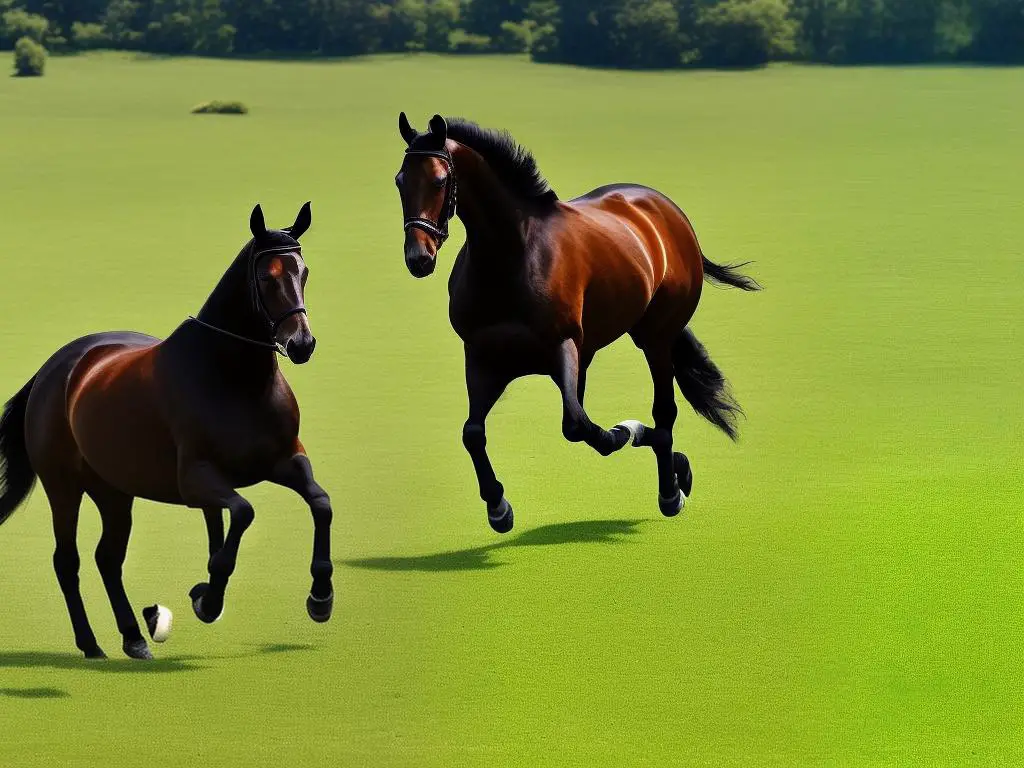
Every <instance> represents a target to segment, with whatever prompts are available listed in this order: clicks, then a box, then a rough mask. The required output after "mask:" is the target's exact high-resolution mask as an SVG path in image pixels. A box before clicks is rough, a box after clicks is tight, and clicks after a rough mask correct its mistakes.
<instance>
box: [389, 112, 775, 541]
mask: <svg viewBox="0 0 1024 768" xmlns="http://www.w3.org/2000/svg"><path fill="white" fill-rule="evenodd" d="M398 130H399V134H400V135H401V137H402V139H403V140H404V142H405V145H406V147H405V154H404V157H403V158H402V165H401V168H400V169H399V172H398V174H397V176H396V177H395V184H396V185H397V187H398V191H399V197H400V199H401V203H402V211H403V215H404V217H405V221H404V230H405V244H404V253H405V263H406V266H407V267H408V269H409V272H410V273H412V275H413V276H414V277H416V278H423V277H426V276H427V275H430V274H431V273H433V271H434V269H435V268H436V265H437V254H438V251H439V250H440V248H441V247H442V246H443V245H444V242H445V240H447V238H448V222H449V221H450V220H451V219H452V217H453V216H456V215H457V216H458V217H459V218H460V219H461V220H462V223H463V224H464V225H465V230H466V242H465V244H464V245H463V246H462V248H461V250H460V251H459V253H458V255H457V256H456V258H455V264H454V266H453V268H452V272H451V276H450V277H449V280H448V295H449V308H448V316H449V320H450V321H451V325H452V328H453V329H454V330H455V332H456V333H457V334H458V335H459V337H460V338H461V339H462V341H463V345H464V349H465V373H466V390H467V393H468V396H469V416H468V418H467V420H466V422H465V424H464V425H463V429H462V441H463V444H464V446H465V448H466V451H467V452H468V453H469V457H470V459H471V460H472V463H473V467H474V470H475V472H476V477H477V481H478V483H479V486H480V498H481V499H483V501H484V503H485V504H486V506H487V519H488V522H489V523H490V526H491V528H492V529H493V530H494V531H496V532H498V533H507V532H508V531H510V530H511V529H512V527H513V523H514V515H513V509H512V505H511V504H510V503H509V502H508V499H507V498H506V497H505V489H504V486H503V485H502V484H501V482H499V481H498V479H497V477H496V475H495V473H494V469H493V468H492V466H491V462H490V459H489V458H488V455H487V436H486V429H485V421H486V419H487V415H488V413H489V412H490V411H491V409H492V408H493V407H494V405H495V403H496V402H497V400H498V398H499V397H500V396H501V395H502V393H503V392H504V390H505V388H506V387H507V386H508V385H509V383H510V382H512V381H513V380H515V379H517V378H519V377H522V376H528V375H543V376H548V377H550V378H551V379H552V380H553V381H554V383H555V385H556V386H557V387H558V389H559V390H560V392H561V397H562V434H563V435H564V436H565V438H566V439H567V440H569V441H571V442H574V443H575V442H583V443H586V444H587V445H589V446H590V447H591V448H593V449H594V450H596V451H597V452H598V453H600V454H601V455H602V456H607V455H609V454H612V453H615V452H616V451H618V450H621V449H622V448H623V447H624V446H625V445H626V444H627V443H632V445H633V446H647V447H650V448H651V449H652V450H653V452H654V455H655V458H656V461H657V467H658V504H659V507H660V510H661V512H662V513H663V514H664V515H665V516H666V517H673V516H675V515H677V514H678V513H679V511H680V510H681V509H682V507H683V504H684V502H685V500H686V498H687V497H688V496H689V495H690V494H691V491H692V486H693V472H692V469H691V467H690V462H689V460H688V459H687V457H686V455H685V454H683V453H681V452H674V451H673V442H672V428H673V426H674V424H675V420H676V415H677V408H676V404H675V392H674V386H673V378H674V379H675V381H676V383H678V385H679V389H680V391H681V392H682V394H683V397H684V398H685V399H686V400H687V401H688V402H689V403H690V405H691V406H692V407H693V408H694V410H695V411H696V412H697V413H698V414H700V415H701V416H703V417H705V418H706V419H708V420H709V421H710V422H711V423H712V424H714V425H715V426H716V427H718V428H719V429H721V430H722V431H723V432H724V433H725V434H726V435H728V436H729V437H730V438H732V439H733V440H736V438H737V428H736V420H737V417H738V416H739V415H741V414H742V410H741V409H740V406H739V404H738V403H737V402H736V400H735V398H734V397H733V395H732V393H731V391H730V389H729V387H728V384H727V382H726V380H725V378H724V376H723V375H722V373H721V371H719V369H718V368H717V367H716V366H715V364H714V363H713V362H712V361H711V358H710V357H709V355H708V353H707V351H706V350H705V348H704V347H703V345H701V343H700V342H699V341H698V340H697V338H696V337H695V336H694V335H693V332H692V331H690V330H689V329H688V327H687V325H688V323H689V322H690V319H691V318H692V317H693V315H694V313H695V311H696V309H697V304H698V302H699V300H700V296H701V287H702V285H703V282H704V280H710V281H712V282H714V283H717V284H719V285H725V286H733V287H736V288H740V289H743V290H745V291H755V290H760V287H761V286H760V285H758V283H757V282H756V281H755V280H753V279H752V278H750V277H748V276H745V275H743V274H742V273H741V272H740V269H741V268H743V267H744V266H746V264H747V263H744V264H734V265H719V264H715V263H713V262H711V261H709V260H708V259H707V258H706V257H705V256H704V254H703V252H702V251H701V248H700V245H699V244H698V242H697V237H696V234H695V232H694V229H693V227H692V225H691V224H690V221H689V219H688V218H687V217H686V215H685V214H684V213H683V212H682V210H681V209H680V208H679V207H678V206H676V205H675V203H673V202H672V201H671V200H670V199H669V198H668V197H667V196H665V195H663V194H662V193H660V192H658V191H656V190H654V189H651V188H649V187H645V186H641V185H638V184H609V185H607V186H602V187H599V188H597V189H595V190H593V191H591V192H588V193H586V194H584V195H582V196H581V197H577V198H574V199H572V200H569V201H567V202H562V201H561V200H559V198H558V196H557V195H556V194H555V192H554V190H552V188H551V187H550V185H549V184H548V182H547V181H546V180H545V179H544V177H543V176H542V175H541V173H540V171H539V169H538V167H537V164H536V161H535V160H534V158H533V155H532V154H531V153H530V152H529V151H528V150H527V149H525V148H524V147H522V146H520V145H519V144H517V143H516V142H515V140H514V139H513V138H512V137H511V136H510V135H509V134H508V133H507V132H499V131H494V130H489V129H486V128H482V127H480V126H479V125H477V124H476V123H473V122H471V121H469V120H466V119H463V118H449V119H447V120H446V119H445V118H443V117H441V116H440V115H434V117H433V118H432V119H431V120H430V122H429V125H428V128H427V130H426V131H424V132H419V131H417V130H415V129H414V128H413V127H412V126H411V125H410V123H409V120H408V118H407V117H406V115H405V113H404V112H402V113H401V114H400V115H399V118H398ZM625 334H629V336H630V337H631V338H632V340H633V343H634V344H636V346H637V347H639V349H640V350H641V351H642V352H643V353H644V356H645V357H646V360H647V365H648V367H649V368H650V373H651V379H652V381H653V383H654V404H653V408H652V416H653V419H654V426H653V427H650V426H646V425H644V424H642V423H640V422H639V421H633V420H627V421H623V422H621V423H619V424H617V425H616V426H614V427H613V428H612V429H610V430H606V429H603V428H602V427H600V426H598V425H597V424H595V423H594V422H593V421H592V420H591V419H590V417H589V416H588V415H587V412H586V411H585V410H584V408H583V399H584V392H585V389H586V382H587V369H588V368H589V366H590V365H591V363H592V362H593V360H594V356H595V355H596V354H597V352H598V351H600V350H601V349H603V348H604V347H606V346H608V345H609V344H611V343H612V342H614V341H615V340H617V339H618V338H620V337H621V336H623V335H625Z"/></svg>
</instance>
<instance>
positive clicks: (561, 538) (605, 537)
mask: <svg viewBox="0 0 1024 768" xmlns="http://www.w3.org/2000/svg"><path fill="white" fill-rule="evenodd" d="M645 522H647V521H646V520H578V521H574V522H571V523H553V524H551V525H542V526H540V527H539V528H531V529H530V530H527V531H523V532H522V533H520V534H515V535H513V536H512V537H510V538H506V539H502V540H501V541H497V542H495V543H494V544H485V545H483V546H479V547H470V548H468V549H460V550H454V551H450V552H437V553H435V554H430V555H412V556H408V557H367V558H358V559H354V560H346V561H345V564H346V565H350V566H352V567H354V568H367V569H370V570H377V571H420V572H427V573H440V572H446V571H485V570H492V569H494V568H500V567H501V566H503V565H505V564H506V563H505V562H504V561H502V560H496V559H495V558H494V554H495V553H496V552H500V551H501V550H505V549H515V548H519V547H551V546H560V545H566V544H605V545H614V544H621V543H623V542H625V541H626V540H627V537H628V536H633V535H636V534H637V533H639V530H638V529H639V527H640V525H641V524H643V523H645Z"/></svg>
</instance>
